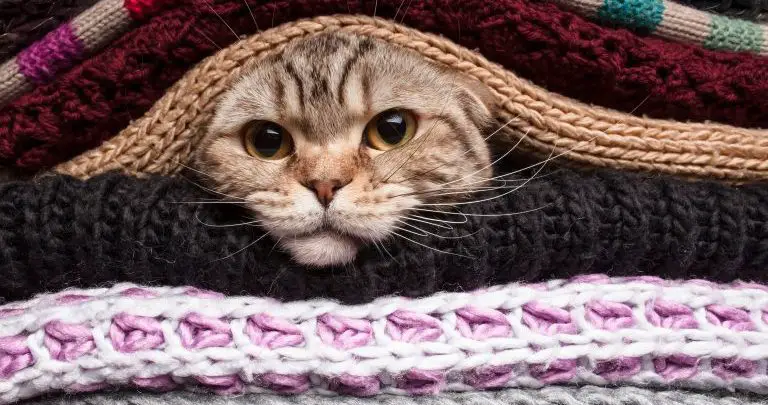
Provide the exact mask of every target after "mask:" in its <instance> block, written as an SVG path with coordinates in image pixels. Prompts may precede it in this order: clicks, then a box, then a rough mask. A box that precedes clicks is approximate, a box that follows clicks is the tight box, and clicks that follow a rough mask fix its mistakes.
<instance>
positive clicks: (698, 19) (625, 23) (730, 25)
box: [554, 0, 768, 63]
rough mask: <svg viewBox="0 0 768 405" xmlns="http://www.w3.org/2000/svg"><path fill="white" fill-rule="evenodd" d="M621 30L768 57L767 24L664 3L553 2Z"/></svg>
mask: <svg viewBox="0 0 768 405" xmlns="http://www.w3.org/2000/svg"><path fill="white" fill-rule="evenodd" d="M554 1H555V2H557V3H559V4H561V5H563V6H565V7H567V8H570V9H572V10H574V11H576V12H578V13H581V14H584V15H585V16H587V17H590V18H596V19H598V20H600V21H604V22H608V23H611V24H614V25H618V26H621V27H626V28H630V29H635V30H638V31H642V32H647V33H651V34H652V35H656V36H659V37H662V38H666V39H670V40H674V41H678V42H685V43H690V44H694V45H698V46H702V47H704V48H707V49H713V50H724V51H734V52H752V53H757V54H761V55H768V25H765V24H759V23H754V22H749V21H745V20H739V19H734V18H729V17H724V16H720V15H716V14H712V13H708V12H705V11H700V10H696V9H694V8H691V7H686V6H684V5H681V4H677V3H674V2H671V1H665V0H554ZM767 63H768V62H767Z"/></svg>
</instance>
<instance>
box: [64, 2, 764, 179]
mask: <svg viewBox="0 0 768 405" xmlns="http://www.w3.org/2000/svg"><path fill="white" fill-rule="evenodd" d="M336 31H341V32H346V33H348V34H351V35H366V36H370V37H373V38H375V39H377V40H383V41H386V42H389V43H391V44H392V45H395V46H400V47H404V48H406V49H410V50H413V51H416V52H419V53H420V55H421V56H422V57H424V58H426V59H427V60H429V61H433V62H437V63H441V64H444V65H446V66H448V67H450V68H453V69H456V70H457V71H459V72H463V73H465V74H467V75H469V76H471V77H474V78H476V79H478V80H479V81H480V82H481V83H483V84H485V85H487V86H488V88H489V89H490V90H491V93H492V95H493V96H495V101H496V104H497V105H498V106H499V108H497V109H496V111H495V114H496V115H497V118H499V126H504V128H505V130H504V131H502V132H500V133H499V134H498V135H496V137H495V138H494V139H493V141H499V142H508V143H510V144H514V145H518V144H519V147H520V149H521V150H526V151H528V152H533V153H534V154H537V155H540V156H562V157H563V159H567V160H571V161H575V162H578V163H579V164H581V165H592V166H598V167H600V166H602V167H605V166H608V167H615V168H622V169H631V170H645V171H652V172H656V173H669V174H676V175H685V176H698V177H703V178H721V179H726V180H731V181H733V180H739V181H743V180H766V179H768V130H749V129H744V128H736V127H732V126H726V125H719V124H712V123H704V124H694V123H680V122H676V121H668V120H655V119H648V118H639V117H635V116H633V115H630V114H625V113H619V112H616V111H613V110H606V109H602V108H595V107H594V106H590V105H586V104H583V103H579V102H577V101H575V100H572V99H568V98H565V97H562V96H559V95H557V94H555V93H551V92H548V91H546V90H543V89H541V88H540V87H536V86H534V85H531V84H530V83H529V82H527V81H524V80H521V79H520V78H519V77H517V76H515V75H514V74H513V73H511V72H509V71H507V70H505V69H504V68H502V67H501V66H499V65H496V64H493V63H491V62H489V61H488V60H487V59H485V58H483V57H482V56H481V55H478V54H477V53H474V52H472V51H470V50H468V49H465V48H462V47H460V46H457V45H456V44H454V43H452V42H450V41H448V40H446V39H445V38H443V37H439V36H435V35H429V34H425V33H422V32H420V31H416V30H413V29H410V28H407V27H405V26H402V25H398V24H394V23H391V22H388V21H385V20H382V19H375V18H371V17H367V16H350V15H337V16H331V17H317V18H314V19H310V20H300V21H296V22H292V23H286V24H283V25H280V26H278V27H275V28H274V29H270V30H267V31H264V32H263V33H261V34H257V35H254V36H251V37H249V38H246V39H244V40H242V41H239V42H238V43H236V44H233V45H232V46H230V47H228V48H226V49H223V50H221V51H220V52H217V53H216V54H215V55H213V56H211V57H210V58H208V59H206V60H204V61H203V62H201V63H200V64H199V65H198V66H197V67H195V68H194V69H192V70H190V71H189V72H187V74H186V75H185V76H184V77H183V78H182V79H181V80H179V81H178V82H176V84H175V85H174V86H173V87H172V88H171V89H170V90H168V91H167V92H166V94H165V95H164V96H163V97H162V98H161V99H160V100H159V101H157V103H155V105H154V106H153V107H152V109H150V110H149V112H147V113H146V114H145V115H144V116H143V117H142V118H141V119H138V120H136V121H134V122H132V123H131V124H130V125H129V126H128V127H127V128H125V129H124V130H123V131H120V133H119V134H117V135H116V136H115V137H113V138H112V139H110V140H108V141H106V142H104V143H103V144H101V145H100V146H99V147H97V148H94V149H92V150H90V151H88V152H86V153H84V154H82V155H80V156H78V157H76V158H74V159H72V160H71V161H68V162H65V163H63V164H61V165H59V166H57V167H56V171H58V172H60V173H64V174H70V175H73V176H79V177H83V178H86V177H89V176H94V175H97V174H100V173H105V172H107V171H111V170H123V171H124V172H126V173H127V174H132V175H145V174H148V173H152V174H164V175H165V174H174V173H176V172H177V171H178V170H179V169H181V168H182V167H184V166H185V165H187V164H188V163H189V160H190V157H191V156H192V155H193V154H194V153H195V152H194V151H195V150H196V148H197V145H198V144H199V140H200V139H201V138H202V137H203V136H204V134H205V129H206V128H208V127H209V126H210V120H211V119H212V117H213V115H214V112H215V110H216V106H217V104H218V98H219V97H220V96H221V95H222V94H223V93H224V92H225V91H226V90H227V89H228V88H229V87H230V85H231V83H233V82H234V81H235V80H237V79H238V78H239V77H240V76H241V74H242V72H243V70H245V69H247V68H248V66H249V64H258V63H260V59H261V58H263V57H265V55H268V54H271V53H275V52H280V51H281V50H282V48H283V47H284V46H286V45H287V44H288V43H290V42H292V41H302V40H304V39H305V38H309V37H312V36H314V35H319V34H321V33H323V32H336ZM521 134H525V136H524V137H522V139H521Z"/></svg>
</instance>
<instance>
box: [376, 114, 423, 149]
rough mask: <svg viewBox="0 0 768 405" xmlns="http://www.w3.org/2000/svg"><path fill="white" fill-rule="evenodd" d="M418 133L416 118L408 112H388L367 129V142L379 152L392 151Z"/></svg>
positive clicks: (378, 117)
mask: <svg viewBox="0 0 768 405" xmlns="http://www.w3.org/2000/svg"><path fill="white" fill-rule="evenodd" d="M415 133H416V117H415V116H414V115H413V113H411V112H410V111H406V110H387V111H384V112H383V113H381V114H379V115H377V116H375V117H374V118H373V119H372V120H371V122H369V123H368V125H366V127H365V134H364V136H365V142H366V143H367V144H368V146H370V147H372V148H374V149H378V150H384V151H386V150H390V149H393V148H396V147H398V146H400V145H403V144H404V143H406V142H408V141H409V140H410V139H411V138H413V135H414V134H415Z"/></svg>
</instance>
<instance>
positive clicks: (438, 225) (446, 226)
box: [397, 217, 453, 229]
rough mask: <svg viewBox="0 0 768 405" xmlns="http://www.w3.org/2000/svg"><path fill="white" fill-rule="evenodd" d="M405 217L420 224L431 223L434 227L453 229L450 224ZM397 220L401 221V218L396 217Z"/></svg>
mask: <svg viewBox="0 0 768 405" xmlns="http://www.w3.org/2000/svg"><path fill="white" fill-rule="evenodd" d="M405 219H406V220H410V221H415V222H421V223H422V224H427V225H432V226H434V227H435V228H443V229H453V227H452V226H448V225H443V224H435V223H432V222H429V221H424V220H423V219H416V218H411V217H405ZM397 221H399V222H403V220H401V219H398V220H397Z"/></svg>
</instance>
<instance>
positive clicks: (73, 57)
mask: <svg viewBox="0 0 768 405" xmlns="http://www.w3.org/2000/svg"><path fill="white" fill-rule="evenodd" d="M164 1H166V0H141V1H140V0H101V1H99V2H98V3H96V4H95V5H94V6H93V7H91V8H89V9H87V10H85V11H84V12H83V13H81V14H79V15H77V16H76V17H75V18H74V19H72V21H70V22H66V23H64V24H62V25H60V26H59V27H58V28H56V29H55V30H53V31H52V32H50V33H48V34H47V35H46V36H45V37H43V38H42V39H40V40H39V41H36V42H35V43H34V44H32V45H30V46H29V47H28V48H26V49H24V50H23V51H21V52H20V53H19V54H18V55H17V56H16V57H15V58H13V59H10V60H8V61H6V62H5V63H3V64H2V65H1V66H0V106H2V105H5V104H7V103H8V102H10V101H12V100H13V99H15V98H16V97H18V96H19V95H21V94H23V93H24V92H26V91H28V90H30V89H31V88H33V86H34V85H36V84H43V83H47V82H50V81H51V80H53V79H54V78H55V77H56V76H57V74H58V73H60V72H62V71H65V70H66V69H68V68H70V67H72V66H74V65H75V63H77V62H78V61H79V60H81V59H83V58H84V57H85V56H86V54H87V53H92V52H95V51H98V50H99V49H101V48H103V47H104V46H106V45H107V44H109V43H110V42H112V41H113V40H114V39H115V38H117V37H118V36H119V35H120V34H122V33H123V32H125V31H126V30H127V29H128V28H129V27H130V25H131V23H132V22H133V21H134V20H139V19H142V18H146V17H147V16H149V15H151V14H152V13H157V12H158V11H159V10H160V9H161V6H162V3H163V2H164Z"/></svg>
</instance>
